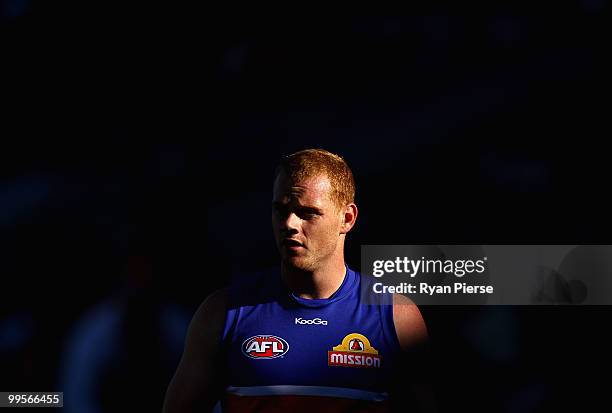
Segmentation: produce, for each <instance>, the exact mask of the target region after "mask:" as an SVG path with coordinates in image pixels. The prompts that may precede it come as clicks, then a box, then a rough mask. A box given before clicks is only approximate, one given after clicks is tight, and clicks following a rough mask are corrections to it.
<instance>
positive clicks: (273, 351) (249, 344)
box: [242, 335, 289, 359]
mask: <svg viewBox="0 0 612 413" xmlns="http://www.w3.org/2000/svg"><path fill="white" fill-rule="evenodd" d="M288 351H289V343H287V341H286V340H285V339H283V338H280V337H277V336H269V335H259V336H253V337H250V338H247V339H246V340H244V342H243V343H242V352H243V353H244V355H245V356H247V357H250V358H252V359H275V358H277V357H281V356H282V355H283V354H285V353H286V352H288Z"/></svg>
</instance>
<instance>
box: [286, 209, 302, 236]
mask: <svg viewBox="0 0 612 413" xmlns="http://www.w3.org/2000/svg"><path fill="white" fill-rule="evenodd" d="M299 222H300V217H298V216H297V215H296V214H294V213H293V212H290V213H289V214H288V215H287V217H286V218H285V219H284V220H283V227H284V228H283V230H284V231H285V232H286V233H287V234H295V233H297V232H298V228H299Z"/></svg>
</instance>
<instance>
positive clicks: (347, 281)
mask: <svg viewBox="0 0 612 413" xmlns="http://www.w3.org/2000/svg"><path fill="white" fill-rule="evenodd" d="M344 266H345V268H346V272H345V274H344V279H343V280H342V284H340V287H339V288H338V289H337V290H336V291H335V292H334V293H333V294H332V295H330V296H329V297H328V298H302V297H299V296H297V295H295V294H294V293H293V292H292V291H290V290H289V289H288V288H287V287H286V286H285V284H284V283H283V282H282V280H281V284H282V285H283V287H284V290H285V292H286V293H287V295H288V296H289V298H290V299H291V300H293V301H294V302H296V303H298V304H300V305H302V306H305V307H325V306H327V305H329V304H331V303H335V302H336V301H339V300H341V299H343V298H345V297H347V296H348V295H349V294H350V292H351V290H352V287H353V285H354V284H355V280H356V278H357V277H356V274H355V271H353V270H351V269H350V268H349V267H348V265H346V264H345V265H344Z"/></svg>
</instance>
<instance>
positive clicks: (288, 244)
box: [282, 238, 305, 250]
mask: <svg viewBox="0 0 612 413" xmlns="http://www.w3.org/2000/svg"><path fill="white" fill-rule="evenodd" d="M282 244H283V246H284V247H285V248H287V249H290V250H298V249H300V248H305V247H304V244H302V243H301V242H299V241H297V240H294V239H292V238H285V239H283V241H282Z"/></svg>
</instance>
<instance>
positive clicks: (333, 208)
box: [272, 172, 356, 271]
mask: <svg viewBox="0 0 612 413" xmlns="http://www.w3.org/2000/svg"><path fill="white" fill-rule="evenodd" d="M331 192H332V186H331V184H330V182H329V179H328V178H327V177H326V176H325V175H320V176H317V177H314V178H308V179H306V180H304V181H303V182H291V180H290V178H289V177H288V176H287V174H285V173H284V172H281V173H280V174H279V175H278V176H277V178H276V180H275V181H274V197H273V200H272V228H273V230H274V237H275V239H276V245H277V246H278V249H279V251H280V254H281V258H282V260H283V262H284V263H285V265H289V266H291V267H294V268H298V269H301V270H304V271H314V270H316V269H317V268H318V267H319V266H320V265H321V264H322V263H324V262H325V261H326V260H328V259H330V258H331V257H333V256H334V254H337V253H338V252H342V246H343V245H342V243H343V242H344V237H343V234H346V232H348V230H350V228H351V227H352V225H353V223H354V217H353V218H352V222H350V223H349V224H348V225H347V223H346V214H345V211H344V210H342V209H340V208H338V206H337V205H336V204H335V203H334V201H333V200H332V198H331V196H330V195H331ZM355 215H356V214H355ZM350 219H351V218H350V217H349V220H350Z"/></svg>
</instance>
